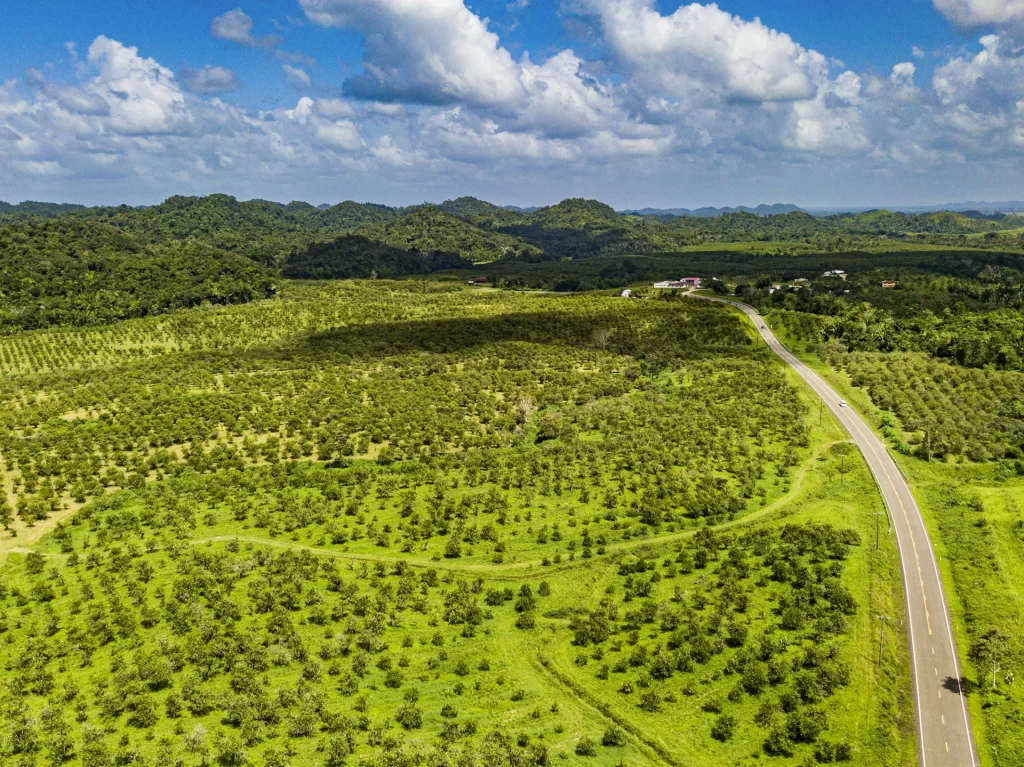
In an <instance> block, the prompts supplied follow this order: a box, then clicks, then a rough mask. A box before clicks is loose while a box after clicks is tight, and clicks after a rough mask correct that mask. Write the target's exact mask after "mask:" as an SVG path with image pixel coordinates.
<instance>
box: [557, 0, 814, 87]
mask: <svg viewBox="0 0 1024 767" xmlns="http://www.w3.org/2000/svg"><path fill="white" fill-rule="evenodd" d="M577 7H578V8H580V9H581V10H583V11H586V12H589V13H591V14H593V15H594V16H596V18H597V19H598V21H599V24H600V28H601V33H602V35H603V37H604V40H605V41H606V42H607V44H608V46H609V48H610V51H611V55H612V56H613V57H614V58H615V60H616V61H617V63H618V64H619V65H620V66H621V67H622V68H623V69H624V70H626V71H627V72H629V73H630V74H631V75H632V77H633V78H634V79H635V80H636V81H637V82H638V83H639V84H640V85H641V86H642V87H644V88H645V89H647V90H651V91H657V92H659V93H660V94H661V95H664V96H669V97H672V98H676V99H683V100H689V99H692V98H694V97H699V96H707V97H712V98H722V99H726V100H743V101H752V102H763V101H795V100H799V99H808V98H813V97H814V95H815V94H816V92H817V90H818V88H819V86H820V85H821V83H822V82H823V81H824V80H825V78H826V75H827V70H828V64H827V61H826V59H825V57H824V56H822V55H821V54H820V53H818V52H817V51H814V50H808V49H806V48H804V47H803V46H801V45H799V44H798V43H796V42H795V41H794V40H793V38H791V37H790V36H789V35H787V34H785V33H783V32H778V31H776V30H774V29H771V28H769V27H767V26H765V25H764V24H762V23H761V21H760V20H758V19H755V20H753V21H745V20H744V19H741V18H740V17H738V16H733V15H731V14H729V13H726V12H725V11H723V10H721V9H720V8H719V7H718V6H716V5H714V4H711V5H700V4H699V3H693V4H691V5H684V6H682V7H680V8H678V9H677V10H676V11H675V12H674V13H673V14H671V15H669V16H663V15H661V14H660V13H659V12H658V10H657V9H656V7H655V4H654V0H577Z"/></svg>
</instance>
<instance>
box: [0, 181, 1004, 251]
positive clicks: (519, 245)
mask: <svg viewBox="0 0 1024 767" xmlns="http://www.w3.org/2000/svg"><path fill="white" fill-rule="evenodd" d="M761 212H763V211H758V212H744V211H740V212H735V213H725V214H723V215H719V216H715V217H704V216H700V215H690V216H674V215H635V214H620V213H617V212H616V211H615V210H613V209H612V208H611V207H609V206H608V205H605V204H603V203H601V202H597V201H594V200H584V199H569V200H564V201H563V202H560V203H558V204H557V205H551V206H547V207H544V208H538V209H536V210H533V211H531V212H522V211H517V210H510V209H507V208H502V207H498V206H496V205H493V204H491V203H488V202H484V201H482V200H478V199H475V198H472V197H461V198H458V199H456V200H448V201H446V202H443V203H441V204H440V205H430V204H425V205H419V206H414V207H409V208H389V207H386V206H382V205H373V204H368V203H356V202H350V201H349V202H342V203H339V204H337V205H332V206H330V207H319V208H318V207H314V206H312V205H309V204H307V203H304V202H291V203H288V204H281V203H276V202H268V201H266V200H249V201H247V202H239V201H238V200H236V199H235V198H234V197H230V196H228V195H223V194H215V195H210V196H208V197H171V198H169V199H168V200H166V201H164V202H163V203H161V204H159V205H155V206H153V207H149V208H130V207H128V206H121V207H116V208H81V207H75V206H58V205H50V204H48V203H22V204H20V205H17V206H11V205H7V204H2V205H0V223H3V222H4V221H5V220H7V221H21V222H24V221H25V220H26V219H29V218H36V219H42V218H52V217H54V216H60V217H62V218H65V217H66V218H70V219H73V220H80V221H100V222H103V223H106V224H110V225H112V226H115V227H117V228H118V229H121V230H122V231H124V232H127V233H130V234H132V235H135V236H136V237H138V238H139V239H140V240H142V241H145V242H148V243H151V244H154V245H159V244H165V243H171V242H200V243H203V244H206V245H211V246H213V247H216V248H219V249H221V250H225V251H227V252H230V253H236V254H239V255H243V256H246V257H247V258H250V259H252V260H254V261H257V262H259V263H261V264H264V265H265V266H268V267H271V268H281V267H284V266H285V264H286V262H287V261H288V260H289V259H290V258H293V257H295V256H296V254H297V256H298V257H299V259H300V260H301V259H302V252H303V251H304V249H306V248H308V247H310V246H311V245H313V244H315V243H324V242H331V241H333V240H336V239H337V238H339V237H341V236H342V235H348V234H356V235H360V236H362V237H365V238H366V239H367V240H369V241H372V242H377V243H382V244H385V245H388V246H390V247H394V248H399V249H402V250H407V251H409V252H419V253H451V254H455V255H457V256H460V257H462V258H466V259H469V260H472V261H476V262H481V261H494V260H497V259H500V258H506V259H519V260H523V261H541V260H559V259H564V258H589V257H594V256H602V255H622V254H628V253H632V254H654V253H672V252H678V251H679V250H682V249H684V248H692V247H700V246H705V245H717V244H721V243H735V242H752V243H790V244H797V245H799V246H800V247H801V248H804V249H806V248H811V249H817V250H818V251H819V252H826V251H829V252H833V251H838V250H850V249H856V248H860V247H863V246H864V245H865V244H870V243H876V242H878V241H880V240H892V239H907V240H909V241H913V242H916V243H926V244H951V245H957V246H984V245H987V244H996V245H998V246H999V247H1000V248H1006V247H1010V248H1016V247H1022V246H1024V239H1022V235H1021V234H1020V232H1021V231H1022V230H1024V228H1022V227H1021V224H1022V223H1024V221H1022V219H1021V218H1019V217H1013V216H1002V217H1000V216H994V217H989V218H979V217H974V216H969V215H964V214H961V213H951V212H940V213H924V214H906V213H893V212H890V211H884V210H878V211H868V212H865V213H856V214H841V215H835V216H829V217H826V218H819V217H814V216H811V215H809V214H807V213H805V212H802V211H790V212H787V213H782V214H776V215H759V213H761ZM1015 230H1016V231H1015ZM986 238H988V240H986ZM765 247H766V248H768V247H769V246H768V245H766V246H765ZM417 266H419V265H417Z"/></svg>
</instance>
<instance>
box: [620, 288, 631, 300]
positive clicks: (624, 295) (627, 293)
mask: <svg viewBox="0 0 1024 767" xmlns="http://www.w3.org/2000/svg"><path fill="white" fill-rule="evenodd" d="M619 296H620V297H622V298H632V297H633V291H632V290H630V289H629V288H626V289H625V290H624V291H622V292H621V293H620V294H619Z"/></svg>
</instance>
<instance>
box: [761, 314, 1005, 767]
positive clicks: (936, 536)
mask: <svg viewBox="0 0 1024 767" xmlns="http://www.w3.org/2000/svg"><path fill="white" fill-rule="evenodd" d="M776 329H777V330H778V331H779V332H780V335H781V336H782V337H783V339H784V340H785V341H786V342H787V343H788V345H789V346H790V348H791V349H793V350H794V352H795V353H797V354H799V355H800V356H801V358H802V359H804V360H805V361H806V362H808V363H809V364H811V365H812V366H813V367H815V369H816V370H817V371H818V372H819V373H820V374H822V375H823V376H824V377H826V378H827V379H828V380H829V382H830V383H831V384H832V385H833V386H834V387H836V388H837V390H839V391H841V392H843V395H844V396H845V397H846V398H847V399H848V400H849V401H850V402H851V404H852V405H854V406H855V407H856V408H857V409H858V410H859V411H860V412H861V413H862V414H863V415H865V416H867V420H868V421H869V423H872V424H874V425H875V427H876V428H878V429H879V431H881V432H882V433H883V434H884V435H886V436H887V437H888V438H889V441H890V443H891V444H893V445H895V446H896V447H899V446H900V445H901V444H903V443H904V440H906V439H907V436H908V435H907V433H906V431H905V430H904V429H905V426H904V424H902V423H901V421H900V419H899V418H898V417H896V416H895V414H893V413H891V412H889V411H884V410H881V409H880V408H879V407H878V406H877V405H876V403H874V402H872V400H871V398H870V396H868V394H867V392H866V391H865V390H864V389H861V388H857V387H855V386H853V385H852V381H851V379H850V377H849V376H848V375H847V374H846V373H843V372H839V371H837V370H834V369H832V368H830V367H828V366H827V365H826V364H825V363H824V362H822V361H821V360H820V359H818V358H817V357H815V356H814V355H812V354H808V353H807V350H806V349H805V348H804V344H803V342H801V341H799V340H797V339H794V338H792V337H787V336H786V332H785V328H784V327H781V326H780V327H778V328H776ZM967 372H968V373H969V374H970V375H981V373H980V372H978V371H967ZM985 375H988V376H989V377H992V376H994V375H995V376H1001V377H1003V378H1009V377H1011V376H1013V375H1015V374H1012V373H1009V374H1007V373H994V372H993V371H985ZM947 388H948V386H947ZM964 389H965V387H962V386H961V387H959V388H958V391H964ZM968 394H970V391H969V390H968ZM894 454H895V455H896V457H897V460H898V461H899V463H900V465H901V467H902V468H903V470H904V472H905V473H906V475H907V476H908V477H909V479H910V481H911V486H912V488H913V490H914V493H915V495H916V497H917V499H918V503H919V505H920V506H921V509H922V511H923V512H924V515H925V521H926V523H927V525H928V529H929V534H930V536H931V538H932V542H933V545H934V546H935V548H936V551H937V553H938V555H939V567H940V569H941V571H942V575H943V580H944V581H945V585H946V595H947V599H948V600H949V602H950V609H951V617H952V618H953V626H954V630H955V632H956V634H957V641H958V650H959V652H960V655H961V658H962V660H963V666H964V669H965V670H966V671H967V672H968V674H969V677H970V682H971V684H970V686H969V695H968V702H969V707H970V712H971V718H972V726H973V728H974V732H975V736H976V738H977V741H978V748H979V752H980V756H981V759H982V762H983V764H986V765H993V766H996V765H998V766H1000V767H1001V766H1004V765H1005V766H1013V765H1018V764H1022V763H1024V737H1022V736H1021V733H1022V732H1024V728H1022V726H1021V725H1022V723H1024V696H1022V694H1021V692H1020V687H1019V684H1018V683H1015V680H1014V676H1015V674H1016V673H1017V672H1018V671H1020V670H1021V669H1022V668H1024V643H1022V641H1021V637H1022V636H1024V633H1022V628H1024V465H1022V464H1021V462H1020V461H1015V460H1001V461H982V462H972V461H969V460H966V459H961V460H956V459H955V458H950V459H948V460H932V461H927V460H921V459H920V458H915V457H912V456H908V455H901V454H900V453H899V452H894ZM992 631H996V632H998V634H999V635H1000V636H1002V637H1004V638H1005V643H1004V644H1005V646H1004V648H1003V649H1002V651H1001V652H1000V653H999V654H998V656H997V658H996V663H995V665H996V666H997V667H998V670H997V671H996V673H995V686H994V687H993V674H992V671H993V663H992V662H991V659H989V660H988V661H987V662H986V660H984V659H981V658H976V657H973V658H972V654H971V649H972V647H975V646H976V645H977V644H978V643H979V641H980V640H982V639H983V637H985V636H986V635H988V634H989V632H992Z"/></svg>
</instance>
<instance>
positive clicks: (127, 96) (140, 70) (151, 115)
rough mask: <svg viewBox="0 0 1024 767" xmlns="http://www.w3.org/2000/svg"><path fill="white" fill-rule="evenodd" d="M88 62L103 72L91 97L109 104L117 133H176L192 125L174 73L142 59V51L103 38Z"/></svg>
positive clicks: (93, 48)
mask: <svg viewBox="0 0 1024 767" xmlns="http://www.w3.org/2000/svg"><path fill="white" fill-rule="evenodd" d="M88 61H89V63H90V64H91V65H92V66H94V67H96V68H97V69H98V70H99V74H98V75H97V76H96V78H94V79H93V81H92V83H91V95H92V96H98V97H99V98H101V99H103V100H104V101H105V102H106V104H107V112H108V114H109V118H108V120H109V124H110V126H111V127H112V128H113V129H115V130H116V131H117V132H119V133H123V134H127V135H146V134H159V133H172V132H175V131H176V130H179V129H181V128H183V127H184V126H185V124H186V123H188V121H189V116H188V111H187V109H186V108H185V99H184V96H183V94H182V92H181V90H180V89H179V88H178V86H177V84H176V83H175V81H174V73H173V72H171V70H169V69H167V68H166V67H164V66H161V65H160V64H158V63H157V62H156V61H155V60H153V59H151V58H142V57H141V56H139V50H138V48H134V47H128V46H125V45H122V44H121V43H119V42H118V41H117V40H111V39H110V38H108V37H105V36H104V35H100V36H99V37H97V38H96V39H95V40H94V41H93V43H92V45H90V46H89V56H88Z"/></svg>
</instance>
